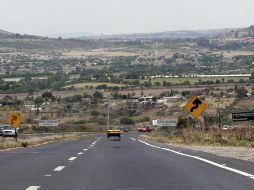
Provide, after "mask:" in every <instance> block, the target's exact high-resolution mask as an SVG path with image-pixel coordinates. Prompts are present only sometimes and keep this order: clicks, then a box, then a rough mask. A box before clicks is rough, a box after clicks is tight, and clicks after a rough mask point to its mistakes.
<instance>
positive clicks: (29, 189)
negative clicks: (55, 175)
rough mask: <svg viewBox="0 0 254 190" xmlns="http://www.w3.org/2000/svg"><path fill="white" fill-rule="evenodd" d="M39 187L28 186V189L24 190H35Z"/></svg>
mask: <svg viewBox="0 0 254 190" xmlns="http://www.w3.org/2000/svg"><path fill="white" fill-rule="evenodd" d="M40 187H41V186H29V187H28V188H26V190H37V189H39V188H40Z"/></svg>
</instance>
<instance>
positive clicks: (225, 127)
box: [222, 125, 232, 130]
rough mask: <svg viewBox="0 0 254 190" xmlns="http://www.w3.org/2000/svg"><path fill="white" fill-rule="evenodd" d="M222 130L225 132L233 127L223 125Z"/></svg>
mask: <svg viewBox="0 0 254 190" xmlns="http://www.w3.org/2000/svg"><path fill="white" fill-rule="evenodd" d="M222 129H224V130H228V129H232V126H230V125H223V127H222Z"/></svg>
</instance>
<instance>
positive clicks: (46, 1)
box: [0, 0, 254, 35]
mask: <svg viewBox="0 0 254 190" xmlns="http://www.w3.org/2000/svg"><path fill="white" fill-rule="evenodd" d="M253 10H254V0H0V29H2V30H6V31H10V32H13V33H21V34H34V35H48V34H56V33H77V32H87V33H90V34H96V35H98V34H125V33H148V32H162V31H175V30H197V29H216V28H237V27H248V26H250V25H254V11H253Z"/></svg>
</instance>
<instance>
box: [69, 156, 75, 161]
mask: <svg viewBox="0 0 254 190" xmlns="http://www.w3.org/2000/svg"><path fill="white" fill-rule="evenodd" d="M76 158H77V157H70V158H69V159H68V160H69V161H73V160H75V159H76Z"/></svg>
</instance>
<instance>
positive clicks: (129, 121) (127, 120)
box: [120, 116, 135, 125]
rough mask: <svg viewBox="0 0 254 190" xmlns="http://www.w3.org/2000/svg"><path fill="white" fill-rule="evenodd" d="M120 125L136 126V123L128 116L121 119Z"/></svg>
mask: <svg viewBox="0 0 254 190" xmlns="http://www.w3.org/2000/svg"><path fill="white" fill-rule="evenodd" d="M120 123H121V125H135V121H134V120H133V119H132V118H130V117H128V116H124V117H122V118H121V119H120Z"/></svg>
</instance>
